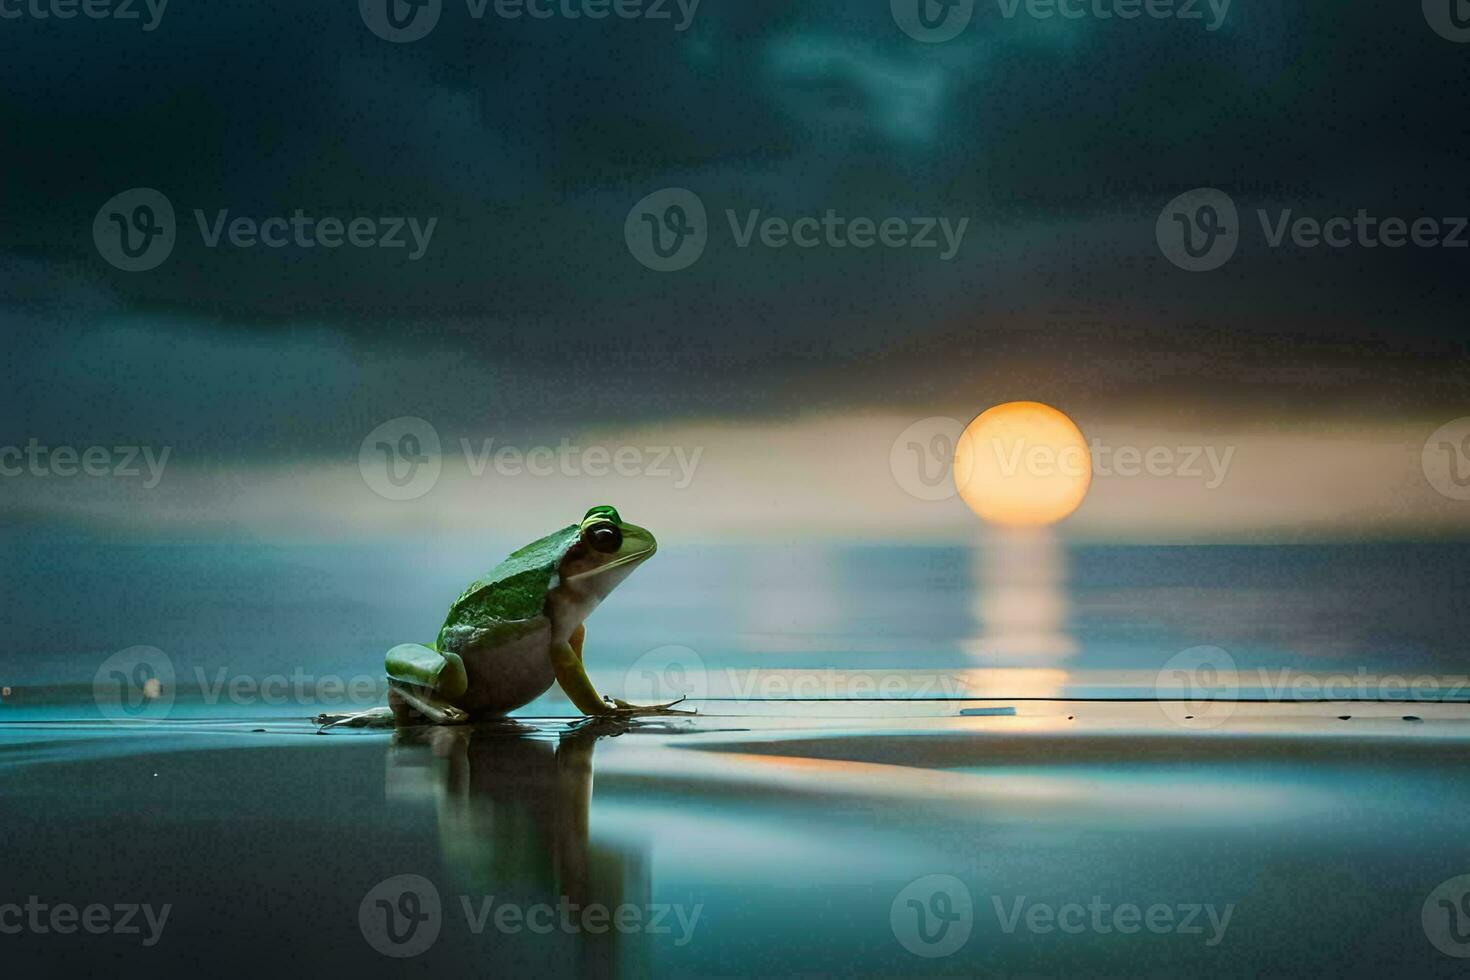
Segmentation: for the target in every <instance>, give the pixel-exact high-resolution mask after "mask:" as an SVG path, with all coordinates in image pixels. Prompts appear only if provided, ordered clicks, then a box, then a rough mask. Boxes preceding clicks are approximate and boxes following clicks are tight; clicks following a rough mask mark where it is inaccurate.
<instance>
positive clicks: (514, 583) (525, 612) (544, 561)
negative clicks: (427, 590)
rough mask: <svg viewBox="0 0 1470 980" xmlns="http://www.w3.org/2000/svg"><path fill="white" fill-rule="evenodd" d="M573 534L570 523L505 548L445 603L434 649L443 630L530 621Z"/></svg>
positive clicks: (515, 626)
mask: <svg viewBox="0 0 1470 980" xmlns="http://www.w3.org/2000/svg"><path fill="white" fill-rule="evenodd" d="M577 534H578V526H577V525H575V524H572V525H569V526H567V527H564V528H562V529H561V530H559V531H553V532H552V533H551V534H548V535H547V536H546V537H544V538H542V539H540V540H539V541H533V542H531V543H530V544H528V545H526V546H525V547H524V548H521V549H519V550H518V551H515V552H513V553H511V554H510V555H509V556H507V557H506V558H505V560H504V561H502V562H501V563H500V564H498V565H496V566H495V567H494V568H492V569H491V570H490V571H488V572H486V573H485V574H484V575H483V576H481V577H480V578H479V579H477V580H476V581H474V582H472V583H471V584H470V586H469V587H468V588H467V589H465V590H464V592H462V593H461V594H460V596H459V598H458V599H455V600H454V605H452V606H450V607H449V615H448V616H447V617H445V619H444V626H443V627H442V628H441V629H440V631H439V637H440V641H441V642H440V649H444V646H443V642H444V641H445V640H446V639H448V636H455V635H457V636H461V637H462V636H463V635H464V634H465V633H469V632H472V633H475V634H480V635H482V636H483V635H484V634H483V632H482V631H490V632H491V633H501V632H511V633H514V632H516V631H519V630H521V629H524V628H525V627H526V626H528V625H530V624H532V623H534V622H535V621H536V620H537V619H538V617H540V616H542V614H543V612H544V610H545V605H546V593H547V591H548V590H549V589H550V588H551V586H552V583H553V582H554V581H555V579H556V575H557V570H558V569H559V568H560V567H561V560H562V558H563V557H564V556H565V555H566V553H567V551H568V549H570V548H571V547H572V545H574V544H576V542H577ZM446 634H447V635H446Z"/></svg>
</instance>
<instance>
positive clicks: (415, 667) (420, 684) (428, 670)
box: [385, 643, 469, 725]
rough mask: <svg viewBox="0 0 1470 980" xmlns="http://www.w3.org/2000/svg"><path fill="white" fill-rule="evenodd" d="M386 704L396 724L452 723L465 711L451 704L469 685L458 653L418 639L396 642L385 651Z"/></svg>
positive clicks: (460, 718) (462, 715)
mask: <svg viewBox="0 0 1470 980" xmlns="http://www.w3.org/2000/svg"><path fill="white" fill-rule="evenodd" d="M385 665H386V667H387V669H388V706H389V707H390V708H392V709H393V715H394V717H395V718H396V719H397V720H398V722H399V724H417V723H421V722H423V721H428V722H430V723H432V724H436V725H453V724H457V723H459V722H462V721H467V720H468V718H469V715H468V714H467V713H466V712H465V710H464V709H463V708H460V707H458V706H456V705H455V704H454V702H455V701H457V700H459V699H460V698H462V697H463V696H464V693H465V691H467V690H468V689H469V675H468V674H467V673H466V672H465V668H464V661H463V660H461V659H460V658H459V655H458V654H454V653H449V652H444V651H439V650H435V649H434V648H433V647H428V646H424V645H423V644H422V643H400V644H398V646H396V647H394V648H393V649H391V650H389V651H388V656H387V658H386V663H385Z"/></svg>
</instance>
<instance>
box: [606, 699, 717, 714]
mask: <svg viewBox="0 0 1470 980" xmlns="http://www.w3.org/2000/svg"><path fill="white" fill-rule="evenodd" d="M602 700H604V701H606V702H607V703H608V704H610V705H612V707H613V710H612V711H611V712H609V713H610V714H612V715H613V716H614V717H620V718H626V717H633V716H635V715H697V714H699V712H698V711H694V710H692V709H691V710H689V711H680V710H677V709H675V707H674V705H676V704H682V703H683V702H684V701H686V700H687V698H677V699H675V700H673V701H668V702H666V703H664V704H630V703H628V702H627V701H624V700H623V699H622V698H609V697H604V698H603V699H602Z"/></svg>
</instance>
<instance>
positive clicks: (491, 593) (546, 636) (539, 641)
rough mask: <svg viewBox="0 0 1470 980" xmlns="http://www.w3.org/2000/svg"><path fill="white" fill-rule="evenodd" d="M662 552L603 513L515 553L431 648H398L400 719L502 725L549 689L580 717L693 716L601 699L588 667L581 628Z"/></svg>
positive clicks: (668, 707)
mask: <svg viewBox="0 0 1470 980" xmlns="http://www.w3.org/2000/svg"><path fill="white" fill-rule="evenodd" d="M657 548H658V542H656V541H655V540H654V537H653V534H652V533H650V532H649V531H648V530H646V529H645V528H641V527H639V526H638V525H636V524H629V523H628V522H627V521H624V520H623V519H622V517H621V516H620V515H619V514H618V512H617V511H616V510H615V509H614V508H612V507H607V506H599V507H593V508H592V509H591V510H589V511H587V514H586V516H584V517H583V518H582V520H581V521H580V522H579V523H576V524H570V525H568V526H566V527H564V528H561V529H560V530H557V531H553V532H551V533H550V534H548V535H546V537H544V538H541V539H540V540H538V541H533V542H532V543H530V544H528V545H526V546H525V547H524V548H521V549H520V550H519V551H516V552H514V553H512V554H511V555H510V556H509V557H508V558H506V559H505V560H504V561H502V562H501V563H500V564H499V565H496V566H495V567H494V568H493V569H491V570H490V571H489V572H488V573H486V574H485V575H484V576H483V577H481V578H480V579H478V580H476V581H474V582H472V583H470V585H469V587H468V588H466V589H465V590H464V592H462V593H461V594H460V596H459V598H458V599H455V600H454V604H453V605H452V606H450V607H449V615H448V616H446V617H445V619H444V625H443V626H442V627H441V628H440V629H439V636H438V638H437V640H436V641H435V642H434V644H433V646H428V645H425V644H422V643H400V644H399V645H398V646H396V647H394V648H393V649H391V650H389V651H388V655H387V669H388V684H389V690H388V704H389V707H390V708H391V709H392V712H393V717H394V720H396V721H397V723H398V724H400V725H403V724H423V723H425V722H428V723H431V724H440V725H443V724H458V723H460V722H468V721H475V720H478V719H481V718H490V717H500V716H503V715H505V714H506V713H507V712H509V711H513V710H514V709H516V708H519V707H522V706H523V705H526V704H529V703H530V702H531V701H533V700H535V699H536V698H538V697H540V696H541V695H542V694H544V693H545V692H546V691H547V690H549V689H550V688H551V685H552V683H553V682H555V683H557V684H559V685H560V686H561V689H562V691H563V692H565V694H566V696H567V697H568V698H570V699H571V701H572V704H574V705H576V707H577V710H578V711H581V712H582V713H583V714H584V715H596V716H604V717H606V716H612V717H630V716H635V715H642V714H692V712H687V711H675V710H674V705H676V704H678V703H679V701H682V700H683V698H680V699H679V700H678V701H670V702H668V703H667V704H655V705H636V704H629V703H628V702H626V701H622V700H619V699H617V698H604V697H602V696H600V695H599V694H598V693H597V689H596V688H595V687H593V686H592V681H591V680H589V679H588V677H587V672H586V670H585V669H584V668H583V666H582V647H583V644H584V643H585V642H586V638H587V628H586V627H585V626H584V625H583V621H584V620H586V618H587V617H588V615H590V614H591V612H592V610H594V609H596V608H597V605H598V604H599V603H600V602H602V600H603V599H606V598H607V597H608V595H609V594H610V593H611V592H612V590H613V589H615V588H617V587H618V585H619V584H621V583H622V581H623V580H624V579H626V578H627V577H628V576H629V575H630V574H632V572H633V569H635V568H637V567H638V566H639V565H641V564H643V562H645V561H647V560H648V559H649V558H651V557H652V556H653V553H654V551H655V550H657ZM364 714H367V713H364ZM331 721H333V722H334V723H338V724H342V723H346V724H363V723H367V721H368V719H366V718H353V717H349V718H341V719H331Z"/></svg>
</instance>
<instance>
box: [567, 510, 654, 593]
mask: <svg viewBox="0 0 1470 980" xmlns="http://www.w3.org/2000/svg"><path fill="white" fill-rule="evenodd" d="M657 549H658V542H657V541H655V540H654V539H653V534H652V533H650V532H649V531H647V530H645V529H644V528H641V527H639V526H638V525H636V524H629V523H628V522H627V521H625V520H623V519H622V518H621V517H620V516H618V512H617V511H616V510H614V509H613V508H611V507H607V506H601V507H593V508H592V509H591V510H589V511H588V512H587V516H586V517H584V518H582V523H581V526H580V527H579V528H578V532H577V543H576V544H574V545H572V547H571V550H569V551H568V552H567V553H566V557H564V558H562V560H561V578H562V581H564V582H574V583H576V585H577V586H579V587H580V588H582V589H584V590H586V591H590V592H593V593H595V594H596V595H597V596H598V597H599V598H606V597H607V595H608V593H610V592H612V590H613V589H615V588H616V587H617V586H618V583H620V582H622V581H623V579H625V578H627V577H628V575H629V574H630V573H631V572H632V571H633V569H635V568H637V567H638V566H639V565H641V564H642V563H643V562H644V561H646V560H647V559H648V558H650V557H652V555H653V553H654V551H656V550H657Z"/></svg>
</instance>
